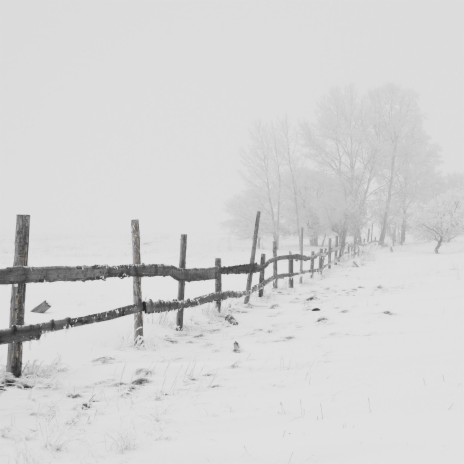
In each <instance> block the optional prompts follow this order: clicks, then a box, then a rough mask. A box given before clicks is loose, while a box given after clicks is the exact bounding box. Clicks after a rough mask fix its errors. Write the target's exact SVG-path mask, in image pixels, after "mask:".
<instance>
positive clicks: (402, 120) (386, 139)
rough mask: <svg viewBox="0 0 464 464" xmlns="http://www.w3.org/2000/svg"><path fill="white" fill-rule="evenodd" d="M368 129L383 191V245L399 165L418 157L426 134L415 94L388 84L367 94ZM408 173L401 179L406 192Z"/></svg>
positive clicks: (381, 237)
mask: <svg viewBox="0 0 464 464" xmlns="http://www.w3.org/2000/svg"><path fill="white" fill-rule="evenodd" d="M368 102H369V104H368V113H369V126H370V127H371V130H372V134H373V136H374V138H373V140H374V141H375V143H376V145H377V148H378V152H379V154H380V156H379V162H380V163H379V167H380V169H379V171H378V177H377V182H378V184H379V185H381V186H382V184H383V188H382V189H381V190H380V193H381V194H382V197H383V203H384V206H383V211H382V217H381V231H380V237H379V245H383V244H384V241H385V237H386V234H387V231H388V228H389V220H390V216H391V215H392V205H393V203H394V200H395V199H394V196H395V187H396V186H397V184H398V173H399V172H400V168H401V166H407V164H408V157H413V155H414V154H417V153H418V151H417V145H420V144H423V143H424V140H425V139H426V135H425V133H424V131H423V127H422V121H423V116H422V113H421V111H420V108H419V104H418V98H417V95H416V94H415V93H414V92H412V91H410V90H407V89H402V88H401V87H398V86H396V85H394V84H387V85H385V86H383V87H379V88H377V89H375V90H373V91H371V92H370V93H369V97H368ZM409 177H410V176H409V173H406V176H403V180H404V181H405V182H406V186H403V191H407V190H408V189H409V185H408V181H409Z"/></svg>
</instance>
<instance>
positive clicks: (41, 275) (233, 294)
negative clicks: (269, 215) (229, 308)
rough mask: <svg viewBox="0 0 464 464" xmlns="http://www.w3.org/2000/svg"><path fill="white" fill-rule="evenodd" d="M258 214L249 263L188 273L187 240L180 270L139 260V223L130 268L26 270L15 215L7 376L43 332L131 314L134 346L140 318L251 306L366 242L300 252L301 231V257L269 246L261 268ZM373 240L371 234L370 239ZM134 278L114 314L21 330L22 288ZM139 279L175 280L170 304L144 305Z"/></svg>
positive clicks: (25, 226) (22, 220)
mask: <svg viewBox="0 0 464 464" xmlns="http://www.w3.org/2000/svg"><path fill="white" fill-rule="evenodd" d="M259 220H260V213H259V212H258V213H257V215H256V222H255V228H254V233H253V242H252V252H251V257H250V263H249V264H239V265H234V266H222V265H221V259H220V258H216V260H215V266H214V267H208V268H186V250H187V236H186V235H182V236H181V247H180V260H179V267H175V266H168V265H164V264H141V259H140V232H139V224H138V221H137V220H134V221H132V224H131V226H132V249H133V264H124V265H119V266H104V265H103V266H102V265H95V266H48V267H28V265H27V264H28V263H27V255H28V248H29V216H18V217H17V222H16V239H15V258H14V264H13V267H9V268H4V269H0V285H12V297H11V305H10V328H8V329H5V330H0V345H1V344H6V343H8V344H9V346H8V358H7V371H8V372H11V373H13V374H14V375H15V376H17V377H19V376H20V375H21V370H22V342H25V341H30V340H38V339H39V338H40V337H41V335H42V334H43V333H46V332H53V331H57V330H63V329H69V328H71V327H78V326H82V325H87V324H94V323H97V322H104V321H109V320H111V319H116V318H119V317H123V316H128V315H131V314H133V315H134V341H135V343H136V344H138V343H143V313H146V314H151V313H162V312H167V311H174V310H177V311H178V313H177V330H182V327H183V310H184V309H185V308H190V307H194V306H199V305H202V304H205V303H212V302H215V304H216V308H217V310H218V311H220V310H221V302H222V301H223V300H226V299H228V298H240V297H242V296H245V302H246V303H247V302H248V301H249V297H250V295H251V294H253V293H255V292H258V296H259V297H262V296H263V288H264V287H265V286H266V285H268V284H269V283H271V282H272V283H273V284H274V287H275V288H276V287H277V285H278V281H279V279H284V278H288V279H289V287H290V288H292V287H293V277H295V276H300V283H301V282H302V276H303V274H310V275H311V277H313V276H314V274H315V273H322V272H323V270H324V269H326V268H329V269H330V268H331V266H332V265H333V264H337V262H338V261H339V260H340V259H341V257H342V256H343V255H349V256H353V255H356V254H358V253H359V250H360V246H362V245H364V244H365V243H366V240H363V241H358V242H357V243H350V244H347V245H346V246H345V247H344V249H342V247H341V246H340V245H339V240H338V237H335V242H334V244H333V242H332V239H329V241H328V248H320V250H319V252H317V253H315V252H314V251H313V252H311V254H310V255H305V254H304V253H303V251H304V250H303V229H302V230H301V234H300V237H299V239H300V240H299V247H300V253H298V254H293V253H291V252H289V253H288V254H286V255H281V256H278V255H277V245H276V244H275V243H274V244H273V257H272V258H270V259H266V256H265V255H264V254H261V259H260V263H259V264H258V263H256V262H255V254H256V245H257V240H258V230H259ZM369 235H370V237H371V234H369ZM279 261H287V262H288V272H285V273H280V274H278V272H277V263H278V262H279ZM294 261H299V263H300V266H299V270H298V271H297V272H294V267H293V264H294ZM307 261H309V262H310V266H309V269H304V265H303V264H304V263H305V262H307ZM271 265H272V269H273V273H272V276H270V277H268V278H265V270H266V269H267V268H268V267H269V266H271ZM255 273H259V281H258V283H257V284H255V285H254V286H252V278H253V275H254V274H255ZM240 274H247V276H248V277H247V284H246V289H245V290H243V291H222V276H224V275H240ZM127 277H132V278H133V283H134V285H133V304H132V305H128V306H123V307H120V308H116V309H112V310H110V311H105V312H100V313H96V314H90V315H87V316H81V317H74V318H70V317H68V318H65V319H60V320H50V321H49V322H45V323H41V324H32V325H24V307H25V290H26V284H30V283H38V282H86V281H92V280H106V279H110V278H120V279H123V278H127ZM142 277H172V278H173V279H175V280H177V281H178V283H179V284H178V285H179V288H178V295H177V299H176V300H172V301H163V300H158V301H152V300H146V301H144V300H142V293H141V279H142ZM207 280H214V281H215V291H214V293H210V294H208V295H202V296H199V297H197V298H193V299H187V300H184V289H185V282H194V281H207Z"/></svg>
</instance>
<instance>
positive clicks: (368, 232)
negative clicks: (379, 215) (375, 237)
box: [367, 228, 371, 243]
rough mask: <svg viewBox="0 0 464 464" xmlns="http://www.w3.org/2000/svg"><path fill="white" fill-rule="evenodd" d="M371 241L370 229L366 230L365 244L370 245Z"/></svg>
mask: <svg viewBox="0 0 464 464" xmlns="http://www.w3.org/2000/svg"><path fill="white" fill-rule="evenodd" d="M370 241H371V229H370V228H369V229H367V243H370Z"/></svg>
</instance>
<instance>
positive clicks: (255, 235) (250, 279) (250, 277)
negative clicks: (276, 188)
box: [245, 211, 261, 304]
mask: <svg viewBox="0 0 464 464" xmlns="http://www.w3.org/2000/svg"><path fill="white" fill-rule="evenodd" d="M260 217H261V212H260V211H258V212H257V213H256V219H255V228H254V230H253V241H252V244H251V256H250V272H249V274H248V277H247V283H246V292H247V294H246V296H245V304H247V303H249V301H250V293H249V292H250V289H251V284H252V282H253V266H254V264H255V256H256V245H257V243H258V232H259V219H260Z"/></svg>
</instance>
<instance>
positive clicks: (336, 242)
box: [334, 235, 341, 264]
mask: <svg viewBox="0 0 464 464" xmlns="http://www.w3.org/2000/svg"><path fill="white" fill-rule="evenodd" d="M339 244H340V241H339V237H338V235H336V236H335V253H334V260H335V264H337V262H338V261H340V256H341V255H340V250H339V249H338V247H339Z"/></svg>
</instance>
